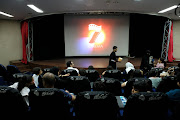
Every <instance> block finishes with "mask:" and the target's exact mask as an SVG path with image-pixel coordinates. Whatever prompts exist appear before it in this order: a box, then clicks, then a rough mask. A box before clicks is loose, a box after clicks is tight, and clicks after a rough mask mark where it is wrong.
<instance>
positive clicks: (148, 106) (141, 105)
mask: <svg viewBox="0 0 180 120" xmlns="http://www.w3.org/2000/svg"><path fill="white" fill-rule="evenodd" d="M167 115H168V97H167V95H166V94H164V93H161V92H149V93H148V92H139V93H135V94H133V95H131V96H129V98H128V100H127V103H126V106H125V109H124V119H125V120H167Z"/></svg>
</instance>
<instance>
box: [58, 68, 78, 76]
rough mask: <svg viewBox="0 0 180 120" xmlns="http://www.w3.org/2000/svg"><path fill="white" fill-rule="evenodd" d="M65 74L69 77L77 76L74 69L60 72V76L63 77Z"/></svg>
mask: <svg viewBox="0 0 180 120" xmlns="http://www.w3.org/2000/svg"><path fill="white" fill-rule="evenodd" d="M67 73H70V76H78V73H77V71H76V70H74V69H65V70H63V71H62V72H61V74H62V75H65V74H67ZM63 78H66V77H63Z"/></svg>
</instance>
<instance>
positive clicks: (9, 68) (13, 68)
mask: <svg viewBox="0 0 180 120" xmlns="http://www.w3.org/2000/svg"><path fill="white" fill-rule="evenodd" d="M6 68H7V71H8V72H9V74H11V75H13V74H15V73H21V72H20V70H19V69H18V68H17V67H16V66H15V65H7V67H6Z"/></svg>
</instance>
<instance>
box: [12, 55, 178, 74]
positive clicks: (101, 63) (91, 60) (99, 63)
mask: <svg viewBox="0 0 180 120" xmlns="http://www.w3.org/2000/svg"><path fill="white" fill-rule="evenodd" d="M122 58H123V60H122V61H121V62H117V69H118V70H121V71H124V70H125V64H126V62H128V61H129V62H131V63H132V64H133V65H134V67H135V68H136V69H139V68H140V65H141V60H142V58H140V57H139V58H130V57H122ZM157 60H158V59H157V58H155V63H157ZM67 61H73V63H74V67H76V68H78V69H87V68H88V66H90V65H93V66H94V68H95V69H96V70H97V71H98V72H99V73H100V74H101V73H102V72H103V71H104V70H106V68H107V66H108V64H109V58H108V57H83V58H82V57H80V58H79V57H66V58H59V59H52V60H37V61H33V62H29V63H28V64H27V65H24V64H23V63H22V62H21V60H14V61H10V65H16V66H17V67H18V68H19V70H20V71H21V72H25V71H32V69H33V68H34V67H41V68H42V69H44V68H51V67H53V66H56V67H58V68H59V69H60V70H64V69H66V62H67ZM178 63H180V61H174V62H172V63H167V66H166V69H167V68H168V67H170V66H177V65H178Z"/></svg>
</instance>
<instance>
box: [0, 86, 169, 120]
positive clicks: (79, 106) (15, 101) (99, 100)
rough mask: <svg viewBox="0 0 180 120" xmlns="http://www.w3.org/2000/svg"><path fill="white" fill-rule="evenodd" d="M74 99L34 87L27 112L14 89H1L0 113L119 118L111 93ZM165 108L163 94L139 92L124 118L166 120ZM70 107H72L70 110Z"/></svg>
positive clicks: (87, 119)
mask: <svg viewBox="0 0 180 120" xmlns="http://www.w3.org/2000/svg"><path fill="white" fill-rule="evenodd" d="M76 97H77V98H76V100H75V101H73V102H71V103H68V102H67V101H66V100H65V99H63V98H64V96H63V94H61V91H59V89H57V88H35V89H32V90H31V92H30V94H29V103H30V104H29V105H30V108H29V109H28V108H27V106H26V103H25V102H24V101H23V99H22V96H21V95H20V93H19V92H18V91H17V90H16V89H14V88H10V87H5V86H0V98H1V99H0V103H1V109H0V112H1V113H2V114H3V113H6V114H7V113H11V114H19V113H20V114H25V113H28V114H29V115H30V117H32V118H34V117H36V118H47V117H50V116H51V117H52V118H58V119H64V120H71V119H77V120H92V119H107V120H117V119H121V117H120V114H119V110H120V108H119V106H118V102H117V99H116V97H115V96H114V95H113V94H112V93H110V92H106V91H83V92H80V93H78V94H77V96H76ZM168 105H169V103H168V98H167V95H166V94H164V93H161V92H152V93H147V92H140V93H137V94H133V95H132V96H130V97H129V98H128V101H127V104H126V106H125V108H124V116H123V117H124V118H125V120H132V119H138V120H144V119H146V120H152V119H153V120H160V119H163V120H167V118H168V117H167V116H168ZM10 108H13V109H10ZM70 108H73V111H72V110H71V111H70ZM73 112H74V113H75V115H73ZM41 113H42V114H41Z"/></svg>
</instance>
